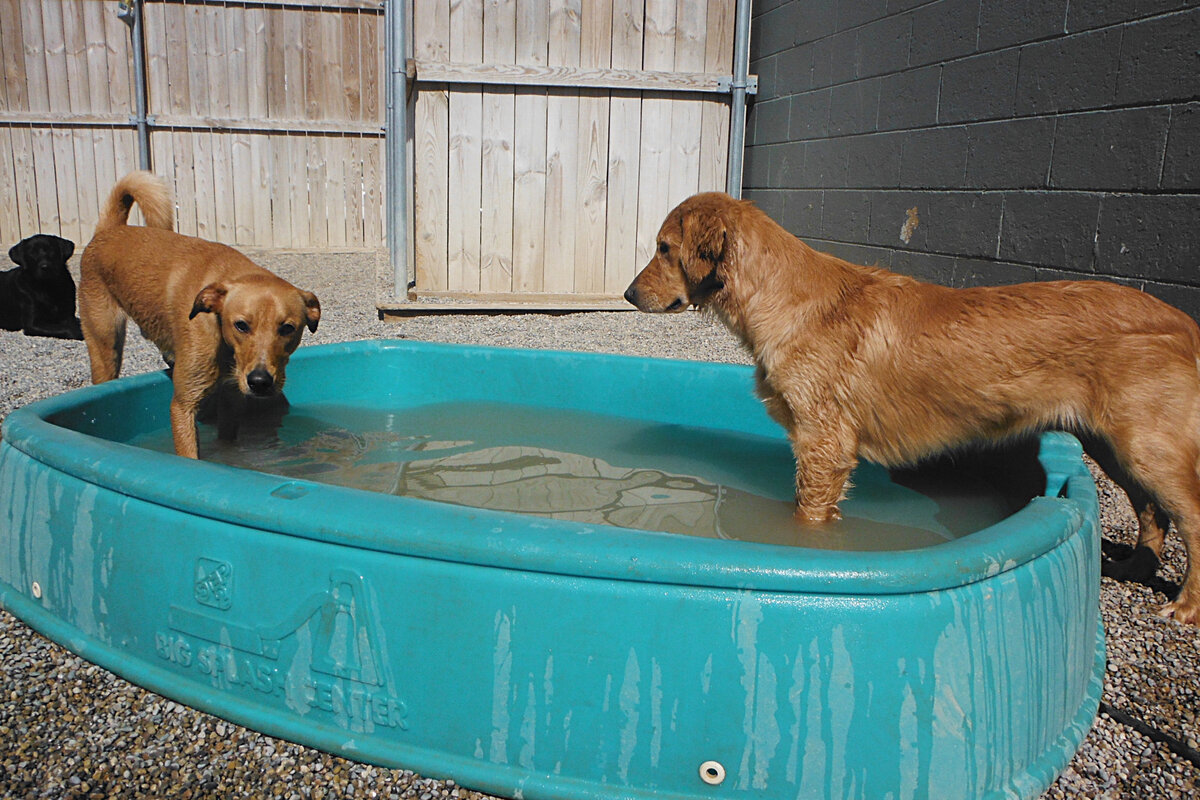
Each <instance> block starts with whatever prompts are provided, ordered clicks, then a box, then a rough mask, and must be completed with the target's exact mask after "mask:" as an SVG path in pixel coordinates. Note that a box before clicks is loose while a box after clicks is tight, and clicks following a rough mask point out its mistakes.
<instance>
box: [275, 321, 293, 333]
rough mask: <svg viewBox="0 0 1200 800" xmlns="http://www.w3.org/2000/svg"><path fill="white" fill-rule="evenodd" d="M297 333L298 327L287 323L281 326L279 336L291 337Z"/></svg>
mask: <svg viewBox="0 0 1200 800" xmlns="http://www.w3.org/2000/svg"><path fill="white" fill-rule="evenodd" d="M295 332H296V326H295V325H293V324H292V323H290V322H285V323H283V324H282V325H280V326H279V335H280V336H291V335H292V334H293V333H295Z"/></svg>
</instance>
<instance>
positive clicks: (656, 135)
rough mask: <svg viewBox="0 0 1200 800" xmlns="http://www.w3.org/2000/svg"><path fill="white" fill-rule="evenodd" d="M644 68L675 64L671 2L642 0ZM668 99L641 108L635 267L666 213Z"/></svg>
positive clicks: (655, 96) (649, 99)
mask: <svg viewBox="0 0 1200 800" xmlns="http://www.w3.org/2000/svg"><path fill="white" fill-rule="evenodd" d="M644 35H645V40H644V41H645V45H644V47H645V49H644V51H643V53H644V54H643V60H644V64H645V67H646V68H647V69H652V70H664V69H670V68H671V67H672V66H673V65H674V63H675V0H646V27H645V34H644ZM673 110H674V107H673V105H672V103H671V99H670V96H669V95H666V94H661V93H649V92H648V93H647V94H646V97H645V101H644V102H643V104H642V144H641V156H640V161H639V164H638V167H639V176H638V231H637V242H638V249H637V263H639V264H644V263H646V262H647V261H648V260H649V259H650V255H651V253H652V252H653V248H654V239H655V236H656V235H657V233H658V228H659V226H660V225H661V223H662V220H663V217H664V216H665V215H666V213H667V212H668V211H669V210H670V205H669V197H670V194H669V192H670V187H669V185H668V181H667V180H665V179H664V178H665V177H666V178H669V173H668V170H669V169H670V153H671V114H672V112H673Z"/></svg>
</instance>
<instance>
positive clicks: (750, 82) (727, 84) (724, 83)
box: [717, 75, 758, 95]
mask: <svg viewBox="0 0 1200 800" xmlns="http://www.w3.org/2000/svg"><path fill="white" fill-rule="evenodd" d="M735 89H745V90H746V94H748V95H752V94H758V76H757V75H747V76H746V79H745V81H743V82H738V81H737V79H736V78H735V76H733V75H722V76H721V77H720V78H718V79H717V91H718V92H721V93H722V94H730V93H731V92H733V91H734V90H735Z"/></svg>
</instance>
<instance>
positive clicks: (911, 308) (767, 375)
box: [625, 193, 1200, 624]
mask: <svg viewBox="0 0 1200 800" xmlns="http://www.w3.org/2000/svg"><path fill="white" fill-rule="evenodd" d="M625 297H626V299H628V300H629V302H631V303H633V304H634V305H635V306H637V307H638V308H639V309H641V310H642V311H649V312H662V311H679V310H683V309H685V308H687V307H688V306H689V305H693V306H696V307H700V308H708V309H711V310H712V311H713V312H715V313H716V315H717V316H718V317H719V318H720V319H721V320H722V321H723V322H724V323H725V324H726V325H727V326H728V327H729V329H730V330H731V331H733V333H734V334H735V335H737V336H738V337H739V338H740V339H741V341H742V343H743V344H744V345H745V346H746V347H747V348H748V349H749V351H750V352H751V354H752V355H753V357H754V360H755V362H756V364H757V365H758V370H757V384H758V392H759V395H760V396H761V397H762V399H763V401H764V403H765V404H766V407H767V410H768V411H769V412H770V413H771V416H772V417H774V419H775V420H776V421H778V422H779V424H781V425H782V426H783V427H784V428H785V429H786V430H787V433H788V438H789V440H790V441H791V445H792V451H793V453H794V455H795V458H796V518H797V519H798V520H801V521H804V522H817V523H819V522H824V521H827V520H832V519H836V518H837V517H838V508H837V504H838V502H839V501H840V500H841V499H842V498H843V497H844V494H845V491H846V486H847V480H848V478H849V476H850V472H851V470H852V469H853V468H854V465H855V463H856V462H857V459H858V458H859V457H862V458H867V459H869V460H871V461H874V462H876V463H879V464H882V465H884V466H889V467H891V466H901V465H908V464H913V463H914V462H917V461H920V460H922V459H923V458H926V457H928V456H931V455H934V454H937V453H939V452H942V451H945V450H947V449H950V448H954V447H959V446H963V445H967V444H970V443H973V442H979V441H996V440H1001V439H1005V438H1008V437H1012V436H1017V435H1020V434H1025V433H1029V432H1034V431H1039V430H1045V429H1050V428H1057V429H1065V430H1069V431H1071V432H1074V433H1076V434H1077V435H1079V436H1080V438H1081V439H1083V440H1084V444H1085V447H1086V448H1087V449H1088V452H1089V453H1090V454H1091V455H1092V456H1093V457H1094V458H1096V460H1097V461H1098V462H1099V463H1100V465H1101V466H1102V467H1103V468H1104V469H1105V471H1106V472H1107V473H1108V475H1109V476H1110V477H1111V478H1112V479H1113V480H1114V481H1116V482H1117V483H1118V484H1119V485H1120V486H1121V487H1122V488H1123V489H1124V490H1125V492H1126V493H1127V494H1128V495H1129V499H1130V501H1131V502H1132V503H1133V507H1134V510H1135V511H1136V512H1137V515H1138V521H1139V531H1138V547H1137V549H1136V550H1135V551H1134V557H1132V558H1131V559H1129V561H1127V562H1123V563H1122V565H1119V566H1120V567H1121V568H1120V569H1112V570H1107V572H1108V574H1113V573H1116V572H1122V573H1123V574H1126V575H1130V574H1134V573H1137V574H1141V573H1144V572H1145V571H1146V570H1147V569H1149V571H1150V572H1151V574H1152V573H1153V570H1154V568H1156V567H1157V564H1158V556H1159V554H1160V553H1161V551H1162V546H1163V539H1164V536H1165V535H1166V531H1167V527H1168V525H1169V524H1170V522H1171V521H1174V523H1175V526H1176V529H1177V530H1178V532H1179V535H1180V536H1181V537H1182V538H1183V541H1184V544H1185V545H1186V547H1187V553H1188V565H1189V566H1188V572H1187V577H1186V579H1185V581H1184V584H1183V588H1182V590H1181V592H1180V594H1179V596H1178V597H1177V598H1176V599H1175V600H1174V601H1173V602H1172V603H1170V604H1169V605H1168V606H1166V607H1165V608H1164V609H1163V613H1164V614H1165V615H1171V616H1174V617H1175V619H1177V620H1179V621H1181V622H1186V623H1192V624H1200V474H1198V472H1197V470H1198V468H1200V329H1198V328H1197V326H1196V323H1195V322H1194V321H1193V320H1192V319H1191V317H1189V316H1188V315H1187V314H1184V313H1183V312H1182V311H1179V310H1177V309H1175V308H1172V307H1171V306H1169V305H1167V304H1166V303H1163V302H1161V301H1159V300H1156V299H1154V298H1153V297H1151V296H1150V295H1148V294H1145V293H1144V292H1140V291H1137V290H1136V289H1132V288H1129V287H1124V286H1118V285H1116V284H1111V283H1104V282H1099V281H1078V282H1077V281H1055V282H1046V283H1027V284H1020V285H1016V286H1001V287H976V288H967V289H950V288H947V287H944V286H937V285H934V284H928V283H922V282H919V281H916V280H913V279H912V278H908V277H905V276H903V275H897V274H895V273H892V272H888V271H887V270H883V269H875V268H870V267H862V266H858V265H855V264H851V263H848V262H846V261H842V260H841V259H838V258H835V257H833V256H830V255H827V254H825V253H819V252H817V251H815V250H813V249H812V248H810V247H808V246H807V245H805V244H804V243H803V242H802V241H800V240H799V239H797V238H796V237H795V236H793V235H791V234H790V233H788V232H787V231H786V230H784V229H783V228H782V227H780V226H779V225H777V224H776V223H775V222H774V221H772V220H771V219H770V218H769V217H768V216H767V215H766V214H764V213H763V212H762V211H760V210H759V209H758V208H757V207H755V206H754V204H752V203H750V202H746V201H740V200H735V199H733V198H731V197H729V196H728V195H725V194H720V193H708V194H699V195H696V196H694V197H691V198H689V199H688V200H685V201H684V202H683V203H681V204H680V205H679V206H678V207H677V208H675V209H674V210H673V211H672V212H671V213H670V214H669V215H668V216H667V219H666V221H665V222H663V225H662V228H661V229H660V230H659V233H658V241H657V251H656V253H655V255H654V257H653V258H652V259H651V260H650V263H649V264H647V265H646V267H645V269H643V270H642V271H641V273H639V274H638V276H637V277H636V278H635V279H634V281H633V283H632V284H630V286H629V289H628V290H627V291H626V292H625Z"/></svg>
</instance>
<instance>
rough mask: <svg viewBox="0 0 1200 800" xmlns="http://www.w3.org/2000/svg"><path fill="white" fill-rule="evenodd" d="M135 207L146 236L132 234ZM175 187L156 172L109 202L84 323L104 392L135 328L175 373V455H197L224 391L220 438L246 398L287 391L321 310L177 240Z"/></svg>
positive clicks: (221, 256)
mask: <svg viewBox="0 0 1200 800" xmlns="http://www.w3.org/2000/svg"><path fill="white" fill-rule="evenodd" d="M134 203H137V204H138V207H139V208H141V209H142V214H143V215H144V216H145V218H146V227H140V226H130V225H128V224H127V222H128V219H129V210H130V208H131V207H132V205H133V204H134ZM173 216H174V215H173V213H172V204H171V199H170V194H169V192H168V191H167V187H166V184H165V183H164V182H163V181H162V180H161V179H160V178H158V177H156V176H155V175H152V174H151V173H149V172H133V173H130V174H129V175H127V176H125V177H124V178H122V179H121V180H120V181H119V182H118V183H117V185H116V186H115V187H114V188H113V190H112V192H111V193H110V194H109V196H108V201H107V202H106V203H105V205H104V208H103V209H102V210H101V213H100V220H99V222H97V223H96V233H95V234H94V235H93V237H92V241H91V242H90V243H89V244H88V246H87V248H86V249H85V250H84V251H83V257H82V260H81V262H80V266H81V277H80V283H79V317H80V322H81V323H82V325H83V337H84V340H85V341H86V342H87V348H88V356H89V358H90V359H91V364H92V382H93V383H102V382H104V381H108V380H112V379H113V378H115V377H117V375H118V374H119V373H120V371H121V355H122V352H123V350H124V346H125V323H126V320H127V319H132V320H133V321H134V322H135V323H137V325H138V326H139V327H140V328H141V330H142V334H143V335H144V336H145V337H146V338H147V339H149V340H151V341H152V342H154V344H155V345H157V346H158V349H159V350H161V351H162V354H163V358H164V359H166V361H167V363H168V364H170V365H171V366H172V373H171V377H172V381H173V383H174V389H175V393H174V396H173V397H172V398H171V433H172V435H173V437H174V440H175V452H176V454H178V455H181V456H186V457H188V458H196V457H197V455H198V454H197V448H196V410H197V407H198V406H199V404H200V401H201V400H202V399H203V398H204V397H205V396H207V395H208V394H210V393H211V392H212V391H213V389H214V388H217V387H218V385H220V388H221V391H220V394H219V395H218V409H217V414H218V431H219V433H220V435H221V437H222V438H225V439H231V438H233V437H234V436H235V435H236V433H237V421H238V417H239V416H240V414H241V411H242V408H243V406H244V404H245V398H246V397H248V396H253V397H273V396H275V395H277V394H278V393H279V392H280V390H281V389H282V388H283V383H284V378H285V376H284V370H285V368H286V366H287V361H288V357H289V356H291V354H292V352H293V351H295V349H296V348H297V347H298V346H299V344H300V338H301V337H302V336H303V335H304V328H305V327H307V328H308V329H309V330H310V331H315V330H316V329H317V322H318V321H319V320H320V319H321V304H320V302H319V301H318V300H317V297H316V295H314V294H313V293H312V292H306V291H303V290H301V289H297V288H296V287H295V286H293V285H292V284H290V283H288V282H287V281H285V280H283V279H282V278H280V277H278V276H276V275H274V274H272V273H270V272H268V271H267V270H265V269H263V268H262V267H260V266H258V265H257V264H255V263H254V262H253V261H251V260H250V259H248V258H246V257H245V256H244V255H242V254H241V253H239V252H237V251H236V250H234V249H233V248H231V247H227V246H225V245H223V244H217V243H216V242H209V241H205V240H203V239H197V238H195V237H192V236H184V235H182V234H178V233H175V232H173V231H172V230H171V228H172V227H173V224H172V219H173Z"/></svg>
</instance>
